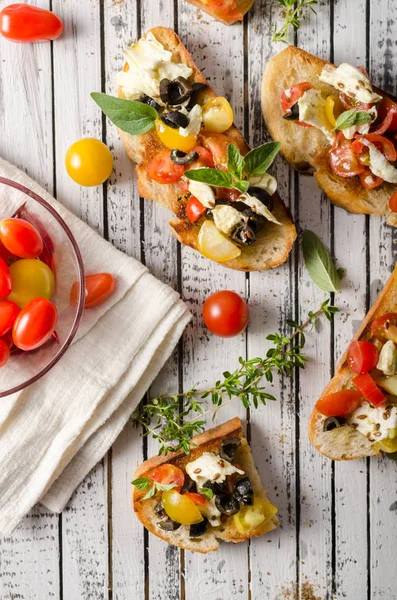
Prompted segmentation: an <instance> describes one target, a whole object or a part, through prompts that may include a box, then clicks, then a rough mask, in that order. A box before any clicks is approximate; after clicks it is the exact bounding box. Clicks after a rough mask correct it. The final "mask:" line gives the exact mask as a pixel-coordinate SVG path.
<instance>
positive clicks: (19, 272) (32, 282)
mask: <svg viewBox="0 0 397 600" xmlns="http://www.w3.org/2000/svg"><path fill="white" fill-rule="evenodd" d="M10 273H11V278H12V291H11V293H10V294H9V295H8V300H12V301H13V302H15V304H18V306H19V308H23V307H24V306H25V305H26V304H27V303H28V302H30V301H31V300H33V298H47V300H50V299H51V296H52V294H53V293H54V287H55V279H54V274H53V272H52V271H51V269H50V267H48V266H47V265H46V264H45V263H43V262H41V260H38V259H36V258H23V259H22V260H16V261H15V262H14V263H12V265H11V266H10Z"/></svg>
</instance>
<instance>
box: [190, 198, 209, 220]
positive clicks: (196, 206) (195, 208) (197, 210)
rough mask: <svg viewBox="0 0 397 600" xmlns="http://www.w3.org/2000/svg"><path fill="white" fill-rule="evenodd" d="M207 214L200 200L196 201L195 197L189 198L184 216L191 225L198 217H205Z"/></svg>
mask: <svg viewBox="0 0 397 600" xmlns="http://www.w3.org/2000/svg"><path fill="white" fill-rule="evenodd" d="M206 212H207V208H206V207H205V206H204V204H201V202H200V200H198V199H197V198H196V197H195V196H191V197H190V198H189V200H188V201H187V204H186V214H187V218H188V219H189V221H190V222H191V223H194V222H195V221H197V220H198V219H199V218H200V217H202V216H203V215H205V213H206Z"/></svg>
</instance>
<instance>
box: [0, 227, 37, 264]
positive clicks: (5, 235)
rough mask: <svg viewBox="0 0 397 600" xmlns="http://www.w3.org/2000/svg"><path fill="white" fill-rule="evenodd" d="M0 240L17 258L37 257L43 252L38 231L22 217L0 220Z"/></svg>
mask: <svg viewBox="0 0 397 600" xmlns="http://www.w3.org/2000/svg"><path fill="white" fill-rule="evenodd" d="M0 240H1V242H2V243H3V244H4V246H5V247H6V248H7V250H8V251H9V252H11V254H14V255H15V256H18V257H19V258H37V257H38V256H40V254H41V253H42V252H43V240H42V238H41V235H40V233H39V232H38V231H37V229H36V227H34V226H33V225H32V224H31V223H29V222H28V221H25V220H24V219H16V218H10V219H4V220H3V221H1V222H0Z"/></svg>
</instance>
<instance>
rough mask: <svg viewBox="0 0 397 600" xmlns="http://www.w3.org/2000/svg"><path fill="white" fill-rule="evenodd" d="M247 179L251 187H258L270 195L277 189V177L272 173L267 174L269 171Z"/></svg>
mask: <svg viewBox="0 0 397 600" xmlns="http://www.w3.org/2000/svg"><path fill="white" fill-rule="evenodd" d="M248 181H249V183H250V185H252V186H253V187H259V188H262V189H263V190H266V191H267V193H268V194H270V196H273V194H275V193H276V191H277V179H275V178H274V177H273V176H272V175H269V173H264V174H263V175H260V176H259V177H249V179H248Z"/></svg>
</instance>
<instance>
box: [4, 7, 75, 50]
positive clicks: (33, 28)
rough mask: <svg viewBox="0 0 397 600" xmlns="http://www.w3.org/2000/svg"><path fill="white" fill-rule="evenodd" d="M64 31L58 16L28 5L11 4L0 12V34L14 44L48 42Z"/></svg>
mask: <svg viewBox="0 0 397 600" xmlns="http://www.w3.org/2000/svg"><path fill="white" fill-rule="evenodd" d="M62 31H63V23H62V21H61V19H60V18H59V17H57V15H56V14H54V13H53V12H51V11H49V10H45V9H43V8H38V7H37V6H29V5H28V4H19V3H18V4H10V5H9V6H6V7H5V8H3V10H2V11H1V12H0V33H1V35H2V36H4V37H5V38H7V39H9V40H11V41H13V42H46V41H49V40H55V39H56V38H58V37H59V36H60V35H61V33H62Z"/></svg>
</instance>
